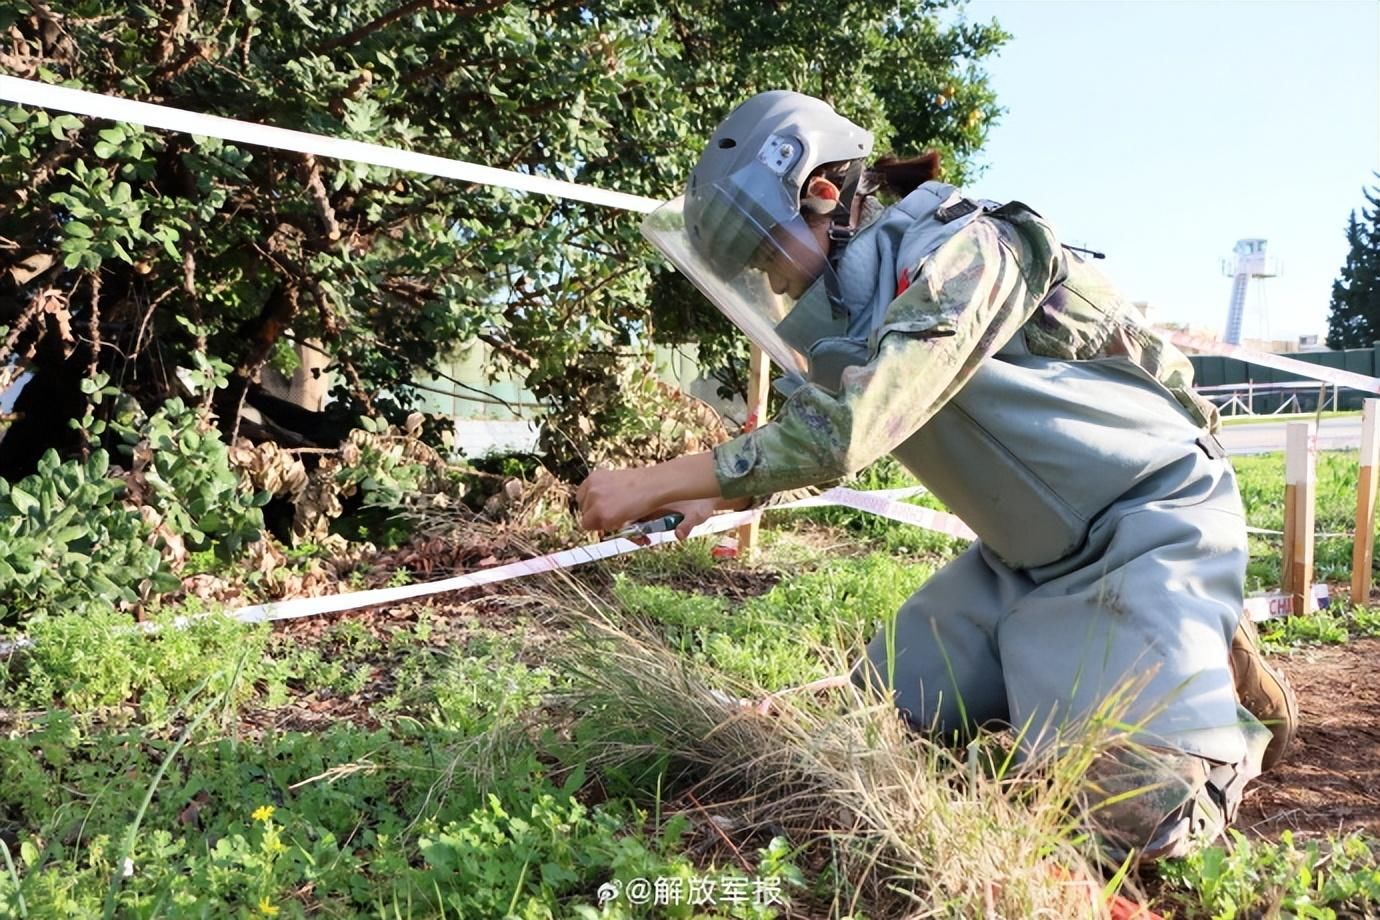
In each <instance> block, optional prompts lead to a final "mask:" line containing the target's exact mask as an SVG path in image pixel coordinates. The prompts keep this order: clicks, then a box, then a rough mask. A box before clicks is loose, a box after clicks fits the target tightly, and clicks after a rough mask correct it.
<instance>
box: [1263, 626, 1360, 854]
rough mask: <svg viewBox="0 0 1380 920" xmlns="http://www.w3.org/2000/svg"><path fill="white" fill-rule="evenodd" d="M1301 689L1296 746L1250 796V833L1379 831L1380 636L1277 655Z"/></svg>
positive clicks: (1266, 834)
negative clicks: (1379, 667) (1378, 669)
mask: <svg viewBox="0 0 1380 920" xmlns="http://www.w3.org/2000/svg"><path fill="white" fill-rule="evenodd" d="M1275 663H1276V664H1278V665H1280V666H1281V667H1282V669H1283V670H1284V672H1285V674H1287V675H1288V677H1289V680H1290V681H1291V682H1292V683H1293V685H1294V690H1295V692H1296V693H1297V694H1298V699H1299V712H1300V716H1301V722H1302V724H1301V726H1300V728H1299V732H1298V734H1297V735H1296V736H1295V737H1294V743H1293V746H1292V747H1291V748H1290V749H1289V752H1288V753H1287V754H1286V755H1285V757H1284V760H1283V761H1281V762H1280V764H1279V766H1277V767H1276V768H1275V769H1274V770H1273V771H1271V772H1270V773H1267V774H1266V775H1265V776H1263V777H1261V778H1260V779H1259V780H1257V781H1256V782H1255V784H1254V786H1253V788H1252V790H1251V791H1249V792H1248V793H1247V795H1246V800H1245V802H1244V803H1243V804H1242V806H1241V811H1240V813H1239V814H1238V815H1237V819H1236V826H1237V827H1238V828H1240V829H1241V830H1242V831H1244V832H1245V833H1247V834H1250V835H1252V836H1259V837H1272V838H1273V837H1278V836H1279V834H1280V832H1281V831H1285V830H1292V831H1294V833H1295V835H1296V836H1308V837H1317V836H1324V835H1326V834H1329V833H1331V834H1344V833H1347V832H1349V831H1365V832H1367V833H1369V834H1375V835H1380V673H1377V668H1376V665H1377V663H1380V639H1355V640H1353V641H1351V642H1348V643H1346V644H1345V645H1337V646H1329V647H1325V648H1311V649H1303V650H1300V651H1298V652H1295V653H1293V654H1291V655H1288V656H1283V657H1279V658H1276V659H1275Z"/></svg>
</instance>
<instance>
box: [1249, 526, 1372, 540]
mask: <svg viewBox="0 0 1380 920" xmlns="http://www.w3.org/2000/svg"><path fill="white" fill-rule="evenodd" d="M1246 533H1253V534H1256V535H1258V536H1262V537H1282V536H1284V531H1282V530H1266V529H1265V528H1264V527H1247V528H1246ZM1354 536H1356V533H1355V531H1351V530H1348V531H1346V532H1345V533H1315V534H1313V538H1314V539H1317V540H1331V539H1340V538H1341V537H1354Z"/></svg>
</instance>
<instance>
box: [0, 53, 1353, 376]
mask: <svg viewBox="0 0 1380 920" xmlns="http://www.w3.org/2000/svg"><path fill="white" fill-rule="evenodd" d="M0 99H3V100H8V101H10V102H16V103H19V104H21V105H31V106H38V107H40V108H45V109H55V110H57V111H61V112H71V113H73V114H76V115H87V116H90V117H93V118H107V119H110V120H112V121H123V122H129V123H131V124H137V125H142V126H144V127H146V128H159V129H162V130H165V131H181V132H184V133H187V134H192V135H200V136H203V137H217V138H220V139H221V140H227V141H231V142H234V143H242V144H252V145H254V146H257V147H269V148H278V149H282V150H293V151H297V152H299V153H310V154H313V155H315V156H324V157H331V158H333V159H338V160H355V161H358V162H361V163H370V164H373V165H375V166H385V167H388V168H391V169H400V170H404V171H407V172H417V173H424V174H428V175H433V176H441V177H444V178H448V179H456V180H459V181H461V182H473V183H478V184H480V185H496V186H502V187H504V188H510V189H515V190H518V191H524V192H533V193H535V194H539V195H551V196H555V197H560V198H569V199H573V200H575V201H584V202H588V203H590V204H596V205H602V206H604V207H610V208H621V209H625V210H629V211H636V212H638V213H643V214H645V213H648V212H650V211H654V210H656V208H658V207H660V205H661V202H660V201H658V200H656V199H655V198H647V197H644V196H641V195H629V194H627V193H624V192H614V191H608V190H606V189H601V188H597V187H595V186H590V185H581V184H579V183H577V182H566V181H562V180H559V179H551V178H548V177H546V176H536V175H532V174H530V173H520V172H514V171H512V170H507V169H497V168H495V167H492V166H481V165H479V164H477V163H468V162H465V161H464V160H455V159H450V158H448V157H438V156H431V155H429V154H424V153H416V152H414V151H411V150H403V149H400V148H397V147H385V146H383V145H382V144H371V143H367V142H364V141H353V140H346V139H343V138H337V137H331V136H329V135H325V134H313V133H310V132H307V131H295V130H291V129H288V128H275V127H273V126H271V125H260V124H255V123H253V122H247V121H240V120H238V119H234V118H222V117H220V116H217V115H205V114H202V113H200V112H192V111H188V110H187V109H178V108H173V107H172V106H166V105H157V104H154V103H151V102H138V101H136V100H133V99H124V98H121V97H119V96H108V95H104V94H101V93H92V92H88V91H86V90H80V89H72V88H71V87H66V86H54V85H52V84H50V83H43V82H40V81H38V80H25V79H22V78H19V77H10V76H0ZM1158 332H1159V334H1161V335H1164V336H1165V337H1167V338H1168V339H1169V340H1170V341H1172V342H1173V343H1174V344H1175V345H1177V346H1179V347H1180V348H1187V349H1190V350H1193V351H1200V352H1207V353H1209V354H1214V355H1222V356H1224V357H1229V358H1236V359H1238V360H1240V361H1245V362H1247V363H1250V364H1257V365H1260V366H1263V367H1273V368H1276V369H1278V370H1282V371H1288V372H1290V373H1294V374H1298V375H1299V376H1301V377H1307V378H1309V379H1311V380H1322V381H1326V382H1328V383H1335V384H1337V385H1339V386H1345V387H1350V388H1351V389H1354V390H1361V391H1362V392H1366V393H1375V394H1377V395H1380V379H1376V378H1373V377H1366V376H1364V375H1363V374H1357V373H1353V372H1351V371H1344V370H1339V369H1337V368H1333V367H1323V366H1322V365H1318V364H1310V363H1308V362H1307V361H1299V360H1297V359H1294V358H1286V357H1284V356H1283V355H1274V354H1269V353H1266V352H1259V351H1253V350H1251V349H1247V348H1242V347H1241V346H1239V345H1228V344H1226V343H1224V342H1218V341H1216V340H1214V339H1209V338H1205V337H1203V336H1195V335H1189V334H1188V333H1185V332H1177V331H1173V330H1158Z"/></svg>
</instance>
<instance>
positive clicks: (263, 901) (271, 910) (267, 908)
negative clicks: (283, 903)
mask: <svg viewBox="0 0 1380 920" xmlns="http://www.w3.org/2000/svg"><path fill="white" fill-rule="evenodd" d="M264 808H267V809H268V810H269V811H272V810H273V808H272V806H269V805H265V806H264ZM260 810H261V811H262V809H260ZM259 913H261V914H263V915H264V916H265V917H276V916H278V905H277V904H272V903H270V902H269V900H268V898H267V897H262V898H259Z"/></svg>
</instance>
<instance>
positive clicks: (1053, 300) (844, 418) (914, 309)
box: [714, 205, 1217, 498]
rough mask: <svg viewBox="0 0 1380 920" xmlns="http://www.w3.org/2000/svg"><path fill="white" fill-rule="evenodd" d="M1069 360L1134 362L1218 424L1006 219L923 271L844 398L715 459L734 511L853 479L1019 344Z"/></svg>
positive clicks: (1185, 384)
mask: <svg viewBox="0 0 1380 920" xmlns="http://www.w3.org/2000/svg"><path fill="white" fill-rule="evenodd" d="M1018 335H1019V336H1020V337H1022V338H1023V340H1024V344H1025V348H1026V349H1027V350H1028V351H1029V352H1030V353H1032V354H1036V355H1041V356H1045V357H1051V358H1057V359H1062V360H1088V359H1093V358H1104V357H1112V356H1126V357H1129V358H1130V359H1131V360H1132V361H1134V362H1136V363H1137V364H1139V365H1140V366H1141V367H1143V368H1144V369H1145V370H1147V371H1148V372H1149V373H1150V374H1151V375H1152V376H1154V377H1155V378H1156V379H1158V380H1159V381H1160V382H1161V383H1163V384H1164V385H1165V386H1166V387H1167V388H1168V389H1169V391H1170V392H1171V393H1172V394H1173V395H1174V397H1175V398H1176V399H1177V400H1178V402H1179V403H1180V404H1181V405H1182V406H1183V407H1184V408H1185V409H1187V410H1188V412H1189V414H1190V415H1191V416H1192V417H1193V419H1194V420H1195V421H1196V422H1197V423H1198V424H1200V425H1202V426H1203V427H1205V428H1208V429H1210V430H1214V431H1215V430H1216V427H1217V410H1216V408H1215V407H1213V406H1212V404H1211V403H1209V402H1207V401H1206V400H1203V399H1202V398H1201V397H1198V396H1197V395H1196V394H1195V393H1193V391H1192V379H1193V371H1192V366H1191V365H1190V364H1189V361H1188V359H1187V358H1186V357H1184V355H1183V354H1182V353H1181V352H1179V351H1178V349H1176V348H1174V346H1172V345H1171V344H1169V343H1168V342H1167V341H1165V340H1164V339H1162V338H1161V337H1160V336H1159V335H1157V334H1156V333H1155V332H1154V331H1153V330H1150V329H1149V328H1148V327H1146V326H1145V325H1144V324H1143V323H1141V322H1140V321H1139V320H1138V318H1137V317H1136V313H1135V308H1134V307H1132V306H1131V305H1130V304H1128V303H1126V302H1125V301H1124V300H1123V299H1122V298H1121V297H1120V296H1119V295H1118V294H1117V293H1116V292H1115V291H1114V289H1113V288H1112V286H1111V285H1110V283H1108V282H1107V280H1106V279H1105V278H1104V277H1103V276H1102V274H1101V273H1100V272H1098V271H1097V270H1096V269H1094V268H1093V267H1092V266H1091V265H1089V264H1088V263H1087V262H1085V261H1084V260H1082V259H1080V258H1078V257H1076V256H1073V255H1071V254H1069V253H1066V252H1065V251H1064V250H1062V249H1061V247H1060V246H1059V243H1058V240H1057V238H1056V237H1055V234H1054V232H1053V230H1052V229H1051V228H1050V227H1049V225H1048V224H1047V223H1046V222H1045V221H1044V220H1043V219H1041V218H1040V217H1039V216H1038V215H1037V214H1035V213H1034V212H1033V211H1030V210H1029V209H1026V208H1024V207H1023V206H1019V205H1017V206H1008V207H1007V208H1002V209H999V210H998V211H997V212H995V213H994V214H993V215H991V216H988V217H985V218H980V219H978V220H976V221H974V222H973V223H972V224H970V225H969V226H968V227H966V228H964V229H963V230H962V231H960V232H959V233H958V234H957V235H956V236H954V238H953V239H951V240H950V241H949V242H947V243H946V244H944V245H943V246H942V247H941V248H940V249H939V250H938V251H936V252H935V253H934V254H933V255H932V256H931V257H930V258H928V259H926V260H925V261H924V262H923V263H922V265H921V266H920V267H919V272H918V274H917V275H916V277H915V279H914V281H913V282H912V283H911V284H910V286H909V287H908V288H906V290H905V291H904V292H903V293H901V294H900V295H899V296H897V297H896V298H895V299H894V300H893V301H892V302H891V304H890V305H889V306H888V307H887V309H886V316H885V319H884V322H883V324H882V326H881V328H880V329H879V330H878V331H877V333H876V334H875V335H874V336H873V340H872V342H871V343H870V345H871V355H872V357H871V360H869V361H868V363H867V364H865V365H862V366H858V367H852V368H848V369H847V370H845V371H844V372H843V375H842V378H841V382H840V387H839V390H838V392H831V391H830V390H828V389H825V388H823V387H820V386H818V385H808V384H807V385H805V386H802V387H801V388H799V389H798V390H796V391H795V392H794V393H793V394H792V395H791V397H790V399H788V400H787V401H786V403H785V405H784V406H783V407H782V409H781V411H780V413H778V415H777V416H776V418H774V419H773V420H772V421H770V422H768V423H767V424H765V425H763V426H762V427H760V428H758V429H757V430H756V431H753V432H750V433H748V434H745V435H741V436H739V437H737V438H734V439H733V440H731V441H728V442H726V443H724V444H721V445H719V446H717V447H716V448H715V449H714V465H715V473H716V476H717V478H718V481H719V486H720V489H721V490H722V492H723V495H724V496H725V497H726V498H739V497H742V496H749V495H767V494H770V493H772V492H776V491H780V490H787V489H797V488H801V487H804V486H809V485H812V484H816V483H821V482H825V481H829V480H834V479H839V478H842V477H845V476H847V475H849V474H851V473H853V472H856V471H857V470H860V469H862V468H864V467H866V466H867V465H869V464H870V463H872V462H873V461H875V460H877V459H878V458H880V457H881V456H882V455H883V454H886V453H889V452H891V451H892V450H893V449H895V448H896V447H897V446H898V445H900V444H901V443H903V442H904V441H905V440H906V439H907V438H908V437H909V436H910V435H911V434H912V433H914V432H915V431H916V430H918V429H919V428H920V427H921V426H922V425H924V424H925V422H927V421H928V420H929V419H930V418H932V417H933V416H934V414H935V413H936V412H938V411H939V410H940V409H941V408H943V406H944V404H945V403H946V402H947V401H948V400H949V399H950V398H951V397H952V396H953V395H954V394H955V393H957V392H958V391H959V390H960V389H961V388H962V387H963V385H964V384H965V383H966V382H967V381H968V379H969V378H970V377H971V376H972V375H973V373H974V372H975V371H976V369H977V368H978V366H979V365H980V364H981V363H982V362H983V361H985V360H987V359H988V358H989V357H990V356H991V355H992V354H994V353H995V352H996V351H997V350H998V349H1000V348H1001V347H1002V346H1003V345H1004V344H1005V343H1007V342H1008V341H1009V340H1011V339H1012V338H1013V337H1015V336H1018Z"/></svg>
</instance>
